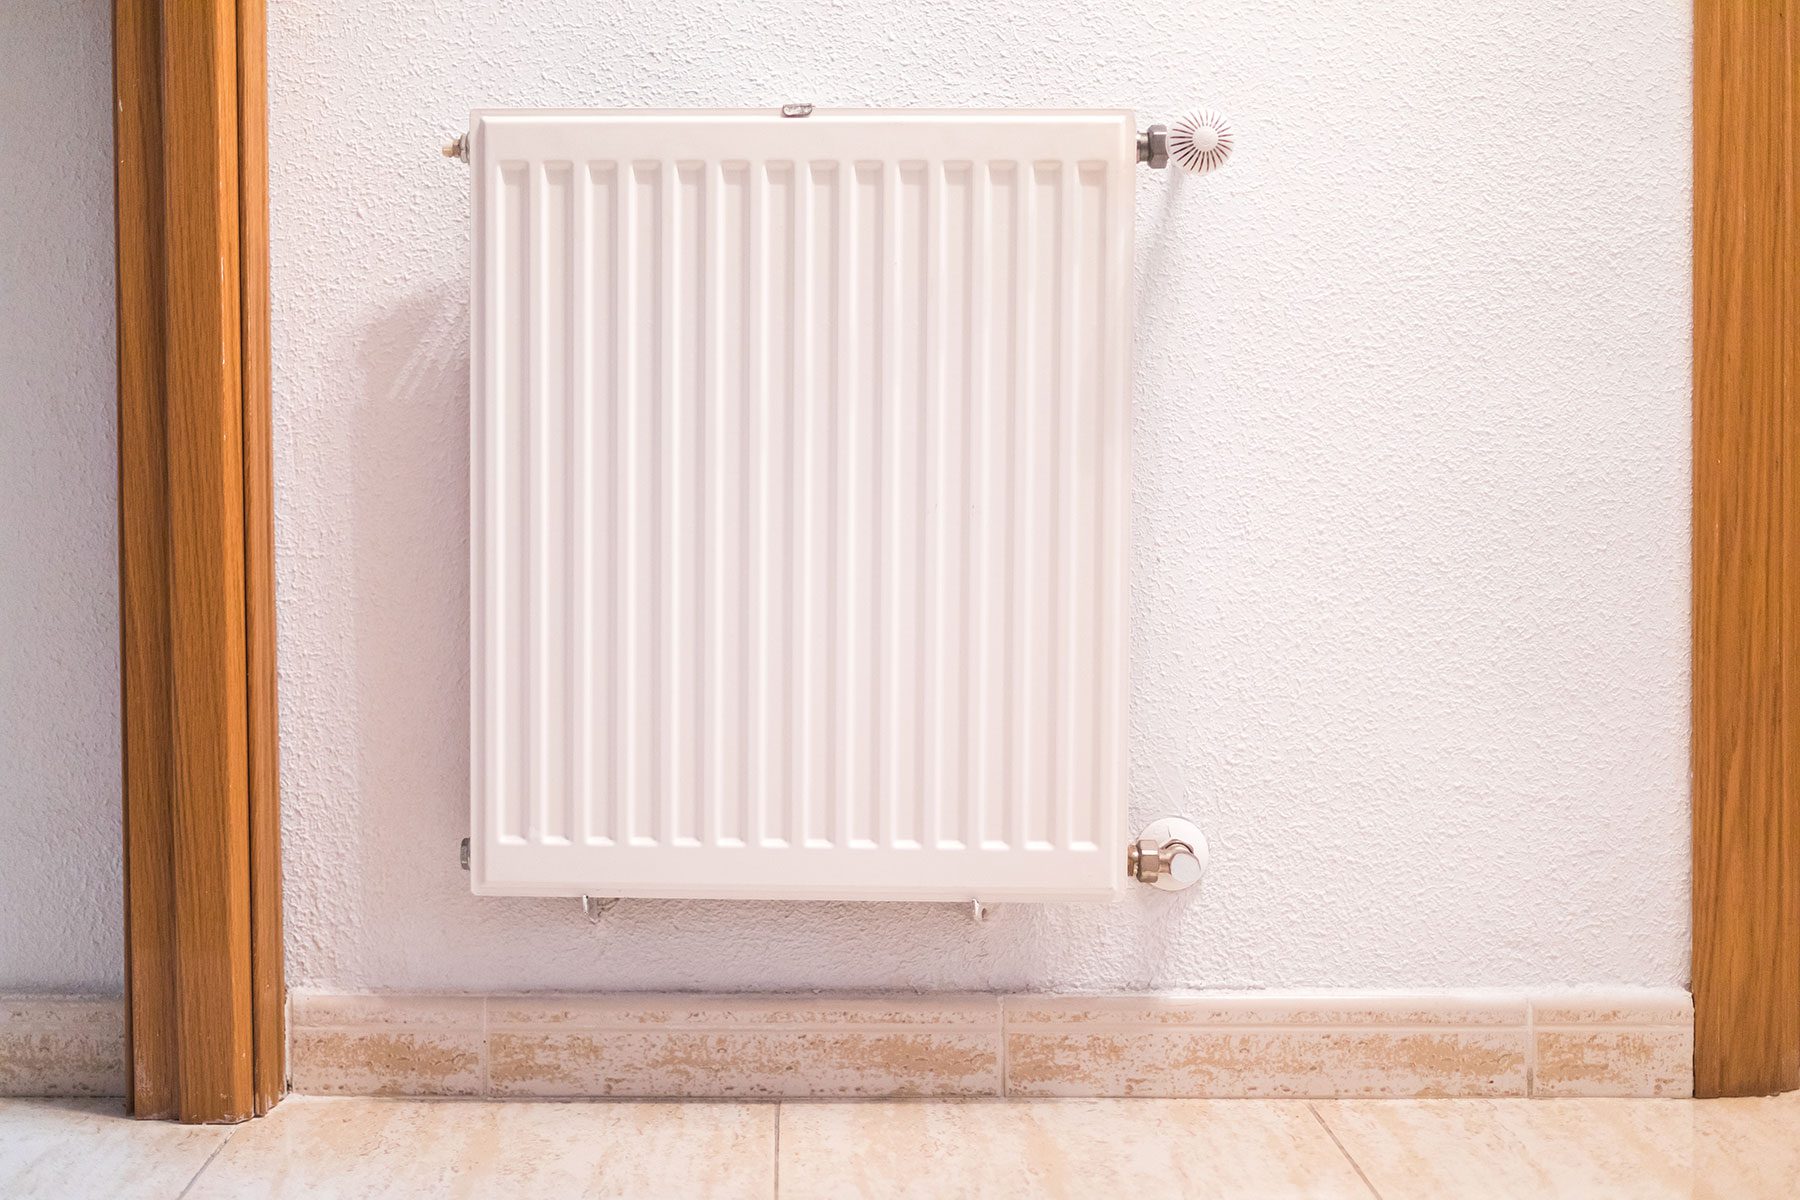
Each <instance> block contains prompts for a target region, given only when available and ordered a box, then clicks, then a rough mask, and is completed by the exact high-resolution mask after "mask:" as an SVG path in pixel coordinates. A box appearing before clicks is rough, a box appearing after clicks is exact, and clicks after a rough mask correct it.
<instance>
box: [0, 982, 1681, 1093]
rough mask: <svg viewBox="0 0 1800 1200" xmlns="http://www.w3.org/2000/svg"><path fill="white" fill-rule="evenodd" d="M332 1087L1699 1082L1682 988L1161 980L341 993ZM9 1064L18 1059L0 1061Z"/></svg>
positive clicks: (319, 1072) (516, 1089) (735, 1089)
mask: <svg viewBox="0 0 1800 1200" xmlns="http://www.w3.org/2000/svg"><path fill="white" fill-rule="evenodd" d="M291 1011H292V1018H291V1023H290V1036H291V1038H292V1048H291V1059H290V1070H291V1073H292V1078H293V1086H294V1090H295V1091H297V1092H303V1093H313V1094H321V1095H394V1096H477V1095H487V1096H496V1097H507V1096H531V1097H548V1096H557V1097H579V1096H662V1097H686V1096H708V1097H713V1096H734V1097H856V1096H871V1097H873V1096H996V1095H1011V1096H1194V1097H1226V1096H1268V1097H1274V1096H1294V1097H1301V1096H1304V1097H1328V1098H1340V1097H1344V1098H1347V1097H1385V1096H1392V1097H1399V1096H1526V1095H1541V1096H1687V1095H1691V1094H1692V1091H1693V1051H1692V1045H1693V1009H1692V1005H1691V1002H1690V1000H1689V997H1688V995H1687V993H1686V992H1684V991H1681V990H1679V989H1673V988H1670V989H1652V988H1642V989H1640V988H1624V989H1605V990H1600V989H1589V990H1568V991H1558V992H1542V993H1538V992H1526V991H1502V990H1492V991H1487V990H1484V991H1441V992H1407V993H1399V992H1370V991H1318V992H1279V993H1278V992H1255V993H1210V992H1198V993H1188V994H1180V995H1175V994H1163V995H1005V996H1000V995H932V994H921V995H853V996H817V995H749V994H745V995H683V994H675V995H650V994H629V993H627V994H615V995H544V994H530V995H492V996H479V995H469V996H444V995H435V996H434V995H395V994H381V995H329V994H322V993H314V992H296V993H295V994H294V996H293V998H292V1002H291ZM0 1078H3V1076H0Z"/></svg>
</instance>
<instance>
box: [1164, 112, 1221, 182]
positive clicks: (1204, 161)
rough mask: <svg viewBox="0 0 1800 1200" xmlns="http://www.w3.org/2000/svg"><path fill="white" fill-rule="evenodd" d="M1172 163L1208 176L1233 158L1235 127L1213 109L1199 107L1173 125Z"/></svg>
mask: <svg viewBox="0 0 1800 1200" xmlns="http://www.w3.org/2000/svg"><path fill="white" fill-rule="evenodd" d="M1168 152H1169V161H1170V162H1172V163H1174V164H1175V165H1176V166H1178V167H1182V168H1185V169H1186V170H1189V171H1192V172H1193V173H1194V174H1196V175H1204V174H1206V173H1207V172H1208V171H1215V170H1217V169H1218V168H1220V167H1222V166H1224V165H1225V160H1226V159H1228V158H1230V157H1231V124H1230V122H1228V121H1226V120H1225V117H1224V116H1223V115H1222V114H1220V113H1217V112H1214V111H1213V110H1212V109H1210V108H1196V109H1193V110H1191V111H1189V112H1185V113H1182V114H1181V115H1180V116H1179V117H1177V118H1175V119H1174V120H1173V121H1171V122H1169V133H1168Z"/></svg>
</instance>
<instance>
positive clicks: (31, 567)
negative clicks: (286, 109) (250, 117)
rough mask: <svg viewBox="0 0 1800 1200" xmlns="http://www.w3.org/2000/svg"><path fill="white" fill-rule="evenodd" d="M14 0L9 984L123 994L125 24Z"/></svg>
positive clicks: (2, 720) (1, 383) (5, 161)
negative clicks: (120, 467) (118, 431)
mask: <svg viewBox="0 0 1800 1200" xmlns="http://www.w3.org/2000/svg"><path fill="white" fill-rule="evenodd" d="M109 14H110V5H108V4H107V3H105V0H83V2H82V3H79V4H64V3H59V2H58V0H22V2H21V0H7V2H6V3H4V4H0V991H57V990H80V991H106V992H111V991H117V990H119V988H120V987H121V986H123V981H124V969H123V964H124V959H123V954H124V951H123V948H122V946H123V937H122V931H121V929H120V917H119V904H120V899H121V897H122V895H123V884H122V883H121V881H120V875H119V843H120V836H119V684H118V677H119V654H118V640H119V634H118V584H117V576H118V551H117V549H116V543H115V541H114V529H115V526H116V521H115V518H114V500H115V497H116V495H117V490H116V487H115V485H114V472H115V470H116V466H115V463H116V461H117V460H116V458H115V457H114V451H113V421H114V390H113V381H114V372H113V261H112V259H113V184H112V113H111V107H112V23H111V18H110V15H109Z"/></svg>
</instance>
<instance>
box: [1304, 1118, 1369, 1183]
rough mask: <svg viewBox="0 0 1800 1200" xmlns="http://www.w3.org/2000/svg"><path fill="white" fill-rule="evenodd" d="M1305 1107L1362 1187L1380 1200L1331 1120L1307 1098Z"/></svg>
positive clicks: (1360, 1165)
mask: <svg viewBox="0 0 1800 1200" xmlns="http://www.w3.org/2000/svg"><path fill="white" fill-rule="evenodd" d="M1306 1107H1307V1110H1308V1111H1309V1112H1311V1113H1312V1115H1313V1119H1314V1120H1316V1121H1317V1122H1318V1123H1319V1128H1321V1129H1323V1130H1324V1131H1325V1136H1326V1137H1328V1138H1330V1139H1331V1144H1332V1145H1334V1146H1336V1147H1337V1148H1338V1153H1339V1154H1342V1155H1343V1156H1344V1161H1345V1162H1347V1163H1349V1164H1350V1169H1351V1170H1352V1171H1355V1172H1356V1177H1357V1178H1358V1179H1360V1180H1362V1181H1363V1186H1364V1187H1366V1188H1368V1189H1369V1195H1371V1196H1373V1197H1375V1200H1381V1193H1380V1192H1379V1191H1377V1190H1376V1188H1375V1185H1374V1184H1373V1183H1371V1182H1370V1181H1369V1177H1368V1175H1367V1174H1365V1173H1364V1171H1363V1169H1362V1164H1361V1163H1359V1162H1357V1161H1356V1156H1355V1155H1353V1154H1351V1153H1350V1151H1349V1150H1348V1149H1346V1148H1345V1146H1344V1143H1343V1141H1342V1140H1341V1139H1340V1138H1339V1137H1338V1135H1337V1130H1335V1129H1333V1128H1332V1127H1331V1122H1329V1121H1327V1120H1326V1119H1325V1114H1324V1113H1322V1112H1320V1111H1319V1106H1318V1105H1317V1104H1315V1103H1313V1102H1312V1101H1311V1100H1308V1101H1307V1102H1306Z"/></svg>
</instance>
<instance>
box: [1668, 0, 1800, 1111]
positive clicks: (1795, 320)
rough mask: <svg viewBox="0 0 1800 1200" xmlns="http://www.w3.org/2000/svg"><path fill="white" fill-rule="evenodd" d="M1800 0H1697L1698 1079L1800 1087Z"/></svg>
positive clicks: (1703, 1089)
mask: <svg viewBox="0 0 1800 1200" xmlns="http://www.w3.org/2000/svg"><path fill="white" fill-rule="evenodd" d="M1793 7H1794V5H1793V0H1788V3H1787V4H1786V5H1784V4H1782V3H1778V2H1775V0H1696V2H1695V6H1694V528H1693V537H1694V644H1693V651H1694V658H1693V688H1694V695H1693V701H1694V708H1693V773H1694V782H1693V833H1694V882H1693V905H1694V966H1693V991H1694V1089H1695V1093H1696V1094H1697V1095H1701V1096H1721V1095H1750V1094H1757V1093H1765V1092H1774V1091H1784V1090H1789V1089H1792V1088H1795V1087H1800V804H1797V788H1800V741H1797V739H1800V575H1797V574H1796V572H1797V570H1800V459H1796V458H1795V454H1796V453H1800V411H1797V408H1796V401H1797V400H1800V397H1796V395H1795V388H1796V379H1797V377H1800V376H1797V372H1796V367H1797V365H1800V359H1797V357H1796V355H1797V354H1800V351H1797V349H1796V345H1797V343H1800V315H1797V314H1800V309H1797V307H1796V305H1797V302H1800V281H1797V276H1800V208H1797V207H1796V192H1795V184H1796V171H1797V169H1800V167H1797V165H1796V164H1797V161H1800V140H1797V139H1796V130H1795V113H1794V107H1795V103H1796V96H1795V93H1796V90H1797V89H1800V75H1797V73H1796V72H1797V71H1800V58H1797V57H1796V47H1795V33H1794V24H1795V16H1794V13H1793V12H1791V11H1788V10H1791V9H1792V8H1793Z"/></svg>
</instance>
